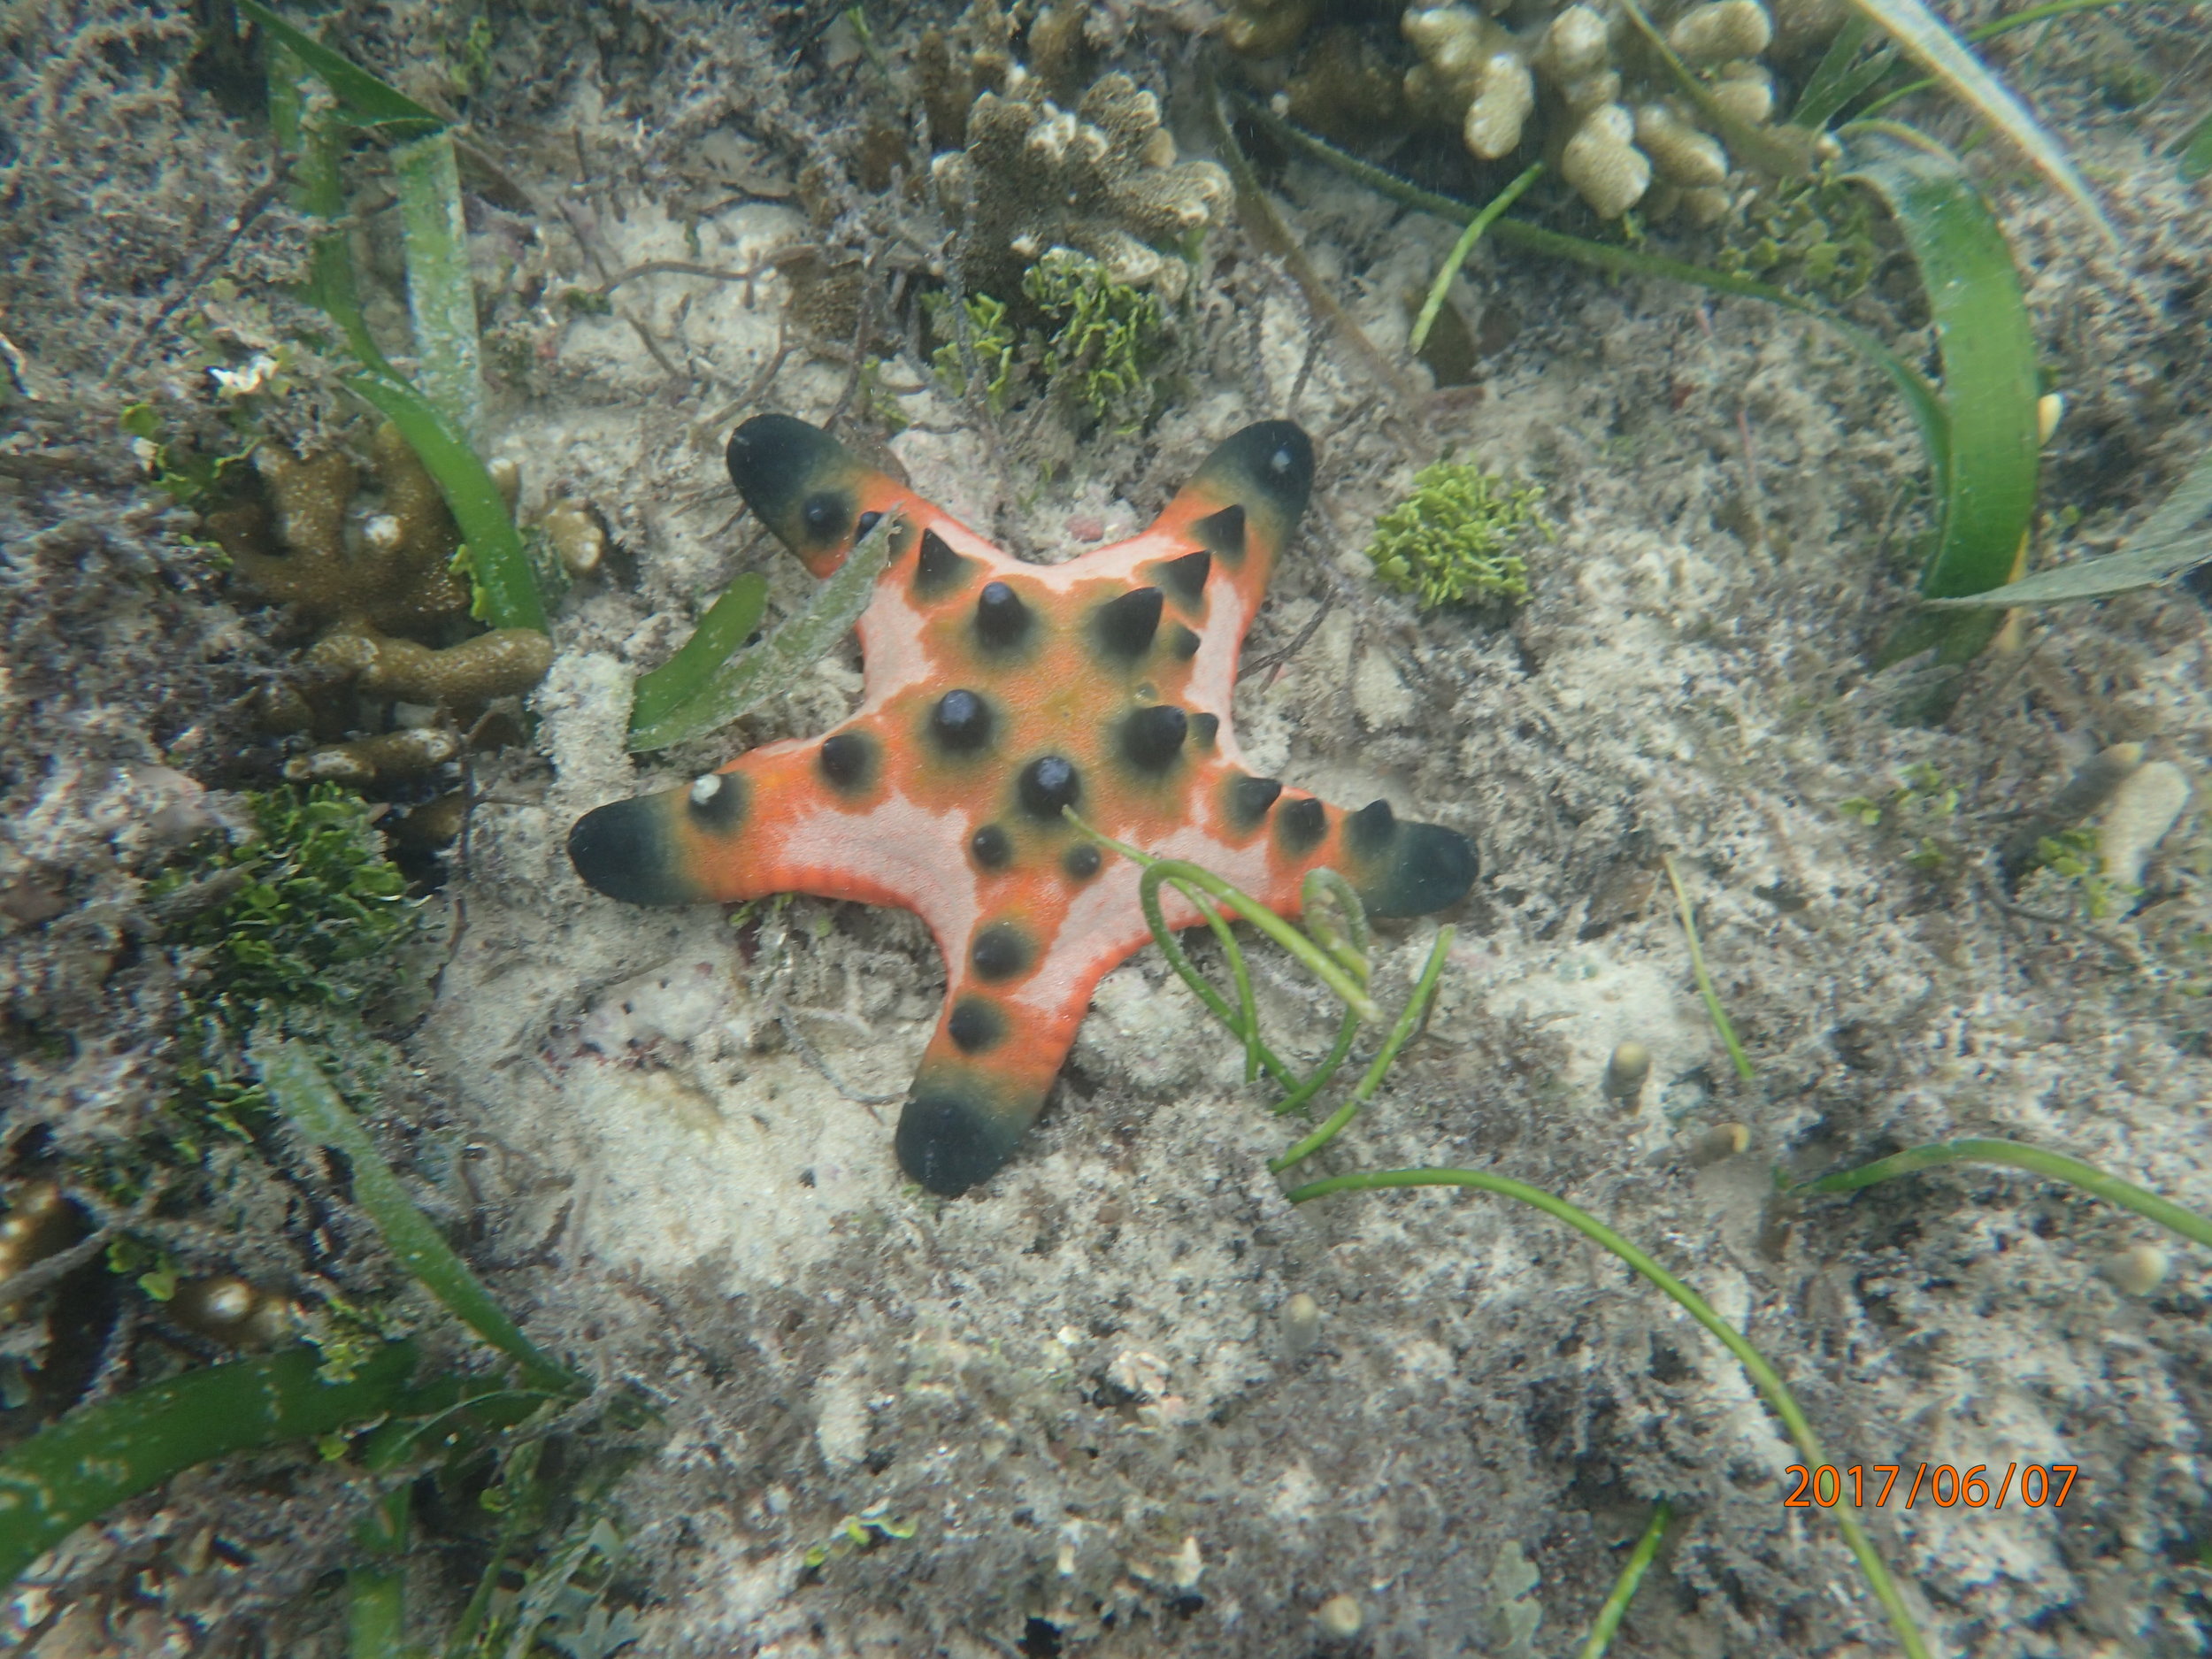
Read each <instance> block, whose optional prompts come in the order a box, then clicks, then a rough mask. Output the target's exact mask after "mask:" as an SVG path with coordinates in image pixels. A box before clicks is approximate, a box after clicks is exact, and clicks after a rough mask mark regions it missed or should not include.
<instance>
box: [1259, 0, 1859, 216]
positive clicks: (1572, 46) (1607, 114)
mask: <svg viewBox="0 0 2212 1659" xmlns="http://www.w3.org/2000/svg"><path fill="white" fill-rule="evenodd" d="M1494 10H1495V9H1494V8H1478V7H1476V6H1474V5H1469V4H1460V3H1459V0H1446V3H1445V4H1415V5H1412V6H1410V7H1409V8H1408V9H1407V10H1406V12H1404V13H1403V15H1402V18H1401V19H1400V32H1401V34H1402V36H1403V38H1404V40H1405V42H1406V43H1407V44H1408V45H1409V47H1411V49H1412V50H1413V52H1414V54H1415V56H1416V58H1417V62H1416V63H1415V64H1414V65H1412V66H1411V67H1410V68H1409V69H1408V70H1406V71H1405V73H1404V76H1403V80H1402V85H1401V86H1400V87H1398V88H1386V87H1384V86H1383V85H1382V83H1381V81H1380V80H1379V77H1378V74H1377V73H1376V70H1377V67H1378V66H1377V65H1373V64H1371V63H1363V61H1362V55H1363V52H1365V51H1366V49H1365V47H1364V46H1363V43H1361V42H1357V41H1356V40H1355V39H1353V38H1352V37H1349V36H1348V35H1346V34H1345V32H1344V31H1342V30H1334V31H1332V32H1331V33H1330V34H1329V35H1326V36H1325V37H1324V38H1323V39H1322V40H1321V41H1319V42H1316V43H1314V44H1313V45H1311V46H1310V47H1308V48H1307V49H1306V50H1305V51H1304V53H1303V54H1302V57H1301V58H1300V60H1299V62H1298V65H1297V66H1296V69H1295V72H1294V73H1293V74H1292V76H1291V77H1290V80H1289V83H1288V84H1289V89H1290V103H1291V109H1292V113H1293V119H1305V120H1308V121H1309V122H1310V124H1313V125H1317V126H1318V127H1321V128H1322V129H1323V130H1325V131H1327V130H1333V131H1336V132H1338V133H1340V134H1343V133H1347V132H1349V131H1352V130H1354V129H1356V128H1357V127H1359V126H1360V125H1361V115H1360V113H1359V111H1363V112H1364V118H1365V121H1366V123H1367V124H1368V125H1371V126H1374V125H1379V126H1383V127H1388V126H1392V125H1395V124H1396V123H1397V122H1398V121H1399V120H1400V119H1403V118H1404V117H1406V116H1408V115H1409V116H1410V117H1411V119H1413V120H1415V121H1416V122H1418V123H1422V124H1425V125H1429V126H1444V127H1453V128H1455V129H1456V130H1457V131H1458V134H1459V135H1460V138H1461V140H1462V142H1463V143H1464V144H1465V146H1466V148H1467V150H1468V152H1469V154H1471V156H1473V157H1476V158H1477V159H1478V160H1481V161H1497V160H1501V159H1502V158H1504V157H1508V156H1510V155H1512V154H1514V153H1515V152H1516V151H1517V150H1525V149H1526V148H1528V147H1530V146H1531V144H1532V141H1533V145H1534V147H1535V148H1538V149H1540V150H1542V151H1544V152H1545V153H1546V154H1547V155H1548V156H1549V157H1553V158H1555V160H1556V162H1557V165H1558V166H1559V170H1560V173H1561V174H1562V175H1563V177H1564V178H1565V180H1567V182H1568V183H1569V184H1570V185H1571V187H1572V188H1574V189H1575V191H1576V192H1577V193H1578V195H1579V196H1582V198H1583V199H1584V200H1585V201H1586V202H1587V203H1588V204H1589V205H1590V207H1591V208H1592V210H1593V211H1595V212H1596V213H1597V214H1598V215H1599V216H1600V217H1601V218H1604V219H1614V218H1617V217H1619V216H1620V215H1621V214H1623V213H1624V212H1626V211H1629V210H1630V209H1631V208H1634V207H1640V208H1641V209H1642V210H1643V211H1644V213H1645V216H1646V217H1647V218H1652V219H1660V218H1665V217H1667V216H1669V215H1671V214H1674V213H1676V212H1680V213H1682V214H1683V215H1684V216H1685V217H1686V218H1687V219H1690V220H1691V221H1692V222H1693V223H1697V224H1706V223H1709V222H1711V221H1712V220H1714V219H1717V218H1718V217H1720V215H1721V214H1723V213H1724V212H1725V211H1727V209H1728V207H1729V205H1730V196H1729V194H1728V192H1727V190H1726V188H1724V187H1725V185H1726V182H1727V180H1728V178H1729V175H1730V171H1731V165H1732V163H1731V157H1730V153H1729V148H1728V146H1729V145H1731V144H1736V145H1740V146H1741V147H1743V148H1744V149H1745V150H1747V156H1746V157H1740V158H1743V159H1750V160H1753V161H1755V162H1757V163H1758V164H1759V165H1763V166H1764V165H1771V164H1774V163H1775V162H1776V161H1777V160H1778V158H1779V157H1784V156H1788V157H1792V158H1793V160H1794V159H1801V158H1802V156H1803V155H1804V154H1805V153H1807V151H1808V142H1809V141H1807V140H1806V138H1805V136H1804V135H1802V134H1796V133H1795V132H1794V131H1793V129H1792V130H1788V131H1786V130H1785V129H1782V128H1778V127H1775V126H1773V125H1772V120H1773V115H1774V86H1773V81H1772V77H1771V75H1770V72H1769V70H1768V68H1767V66H1766V65H1765V64H1764V63H1763V62H1762V61H1761V58H1762V56H1763V54H1765V53H1767V52H1768V51H1769V50H1770V47H1771V46H1772V45H1773V42H1774V40H1775V37H1776V29H1775V24H1774V21H1773V19H1772V17H1771V16H1770V13H1769V12H1768V11H1767V9H1766V8H1765V7H1764V6H1763V5H1762V4H1760V0H1704V3H1703V4H1694V5H1692V6H1690V7H1689V8H1687V9H1686V10H1684V11H1681V12H1678V14H1677V15H1676V16H1674V17H1673V19H1671V22H1670V23H1669V24H1668V26H1667V27H1666V28H1665V29H1664V31H1663V35H1647V32H1646V30H1647V27H1649V26H1647V25H1645V24H1643V22H1642V21H1641V19H1642V15H1643V14H1642V13H1641V12H1640V11H1639V10H1638V9H1637V8H1636V7H1635V6H1634V5H1632V4H1624V5H1620V6H1616V5H1613V4H1585V3H1584V0H1574V3H1573V4H1567V5H1563V6H1559V5H1546V6H1540V7H1536V8H1525V7H1524V8H1515V9H1512V10H1510V11H1509V12H1502V13H1501V14H1500V15H1492V12H1493V11H1494ZM1805 10H1806V8H1804V7H1800V8H1798V11H1797V12H1792V13H1791V20H1792V22H1793V24H1794V23H1797V22H1801V21H1803V20H1804V19H1801V18H1800V17H1799V12H1804V11H1805ZM1304 16H1305V14H1304V13H1303V12H1301V11H1300V10H1299V9H1298V8H1296V7H1294V6H1283V5H1279V4H1269V5H1265V6H1262V7H1260V8H1259V9H1256V10H1255V9H1244V10H1240V11H1238V12H1234V13H1233V16H1232V19H1231V21H1230V23H1229V25H1228V26H1227V33H1228V38H1229V39H1230V41H1231V43H1232V45H1233V46H1234V45H1235V44H1236V42H1238V41H1239V40H1240V39H1243V38H1245V37H1247V36H1249V37H1250V38H1252V39H1254V40H1256V41H1259V42H1262V45H1260V46H1256V47H1248V48H1241V49H1240V50H1248V52H1251V53H1254V54H1257V53H1259V52H1260V51H1262V50H1265V51H1281V50H1286V49H1287V48H1288V47H1289V46H1290V45H1291V44H1292V43H1293V42H1294V41H1295V40H1296V38H1297V36H1298V35H1300V34H1301V33H1302V30H1303V27H1304ZM1812 20H1813V22H1815V23H1816V24H1817V22H1818V19H1812ZM1827 27H1829V28H1830V29H1832V27H1833V22H1832V19H1831V20H1830V21H1829V23H1828V24H1827Z"/></svg>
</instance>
